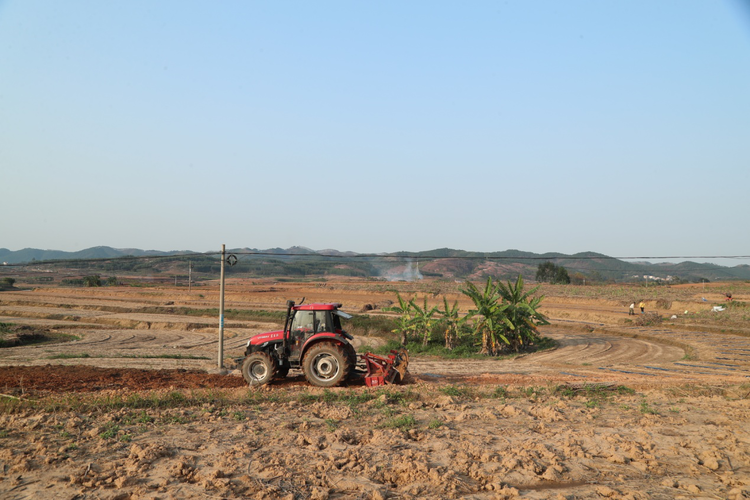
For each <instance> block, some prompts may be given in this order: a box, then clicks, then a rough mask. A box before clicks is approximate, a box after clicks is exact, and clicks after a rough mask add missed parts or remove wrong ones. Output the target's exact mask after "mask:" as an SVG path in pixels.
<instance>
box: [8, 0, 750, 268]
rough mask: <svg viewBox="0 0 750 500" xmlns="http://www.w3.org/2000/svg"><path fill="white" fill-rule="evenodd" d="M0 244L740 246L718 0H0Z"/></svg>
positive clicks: (727, 37) (368, 248)
mask: <svg viewBox="0 0 750 500" xmlns="http://www.w3.org/2000/svg"><path fill="white" fill-rule="evenodd" d="M0 186H1V188H0V189H1V191H0V193H1V195H0V247H5V248H9V249H11V250H19V249H21V248H25V247H34V248H44V249H56V250H81V249H84V248H88V247H91V246H97V245H108V246H113V247H116V248H142V249H158V250H195V251H209V250H217V249H220V247H221V244H222V243H225V244H227V246H228V247H229V248H235V247H254V248H260V249H264V248H270V247H289V246H293V245H301V246H306V247H310V248H312V249H316V250H320V249H325V248H335V249H338V250H352V251H357V252H390V251H398V250H410V251H419V250H430V249H434V248H440V247H450V248H457V249H464V250H474V251H498V250H506V249H511V248H512V249H519V250H526V251H532V252H539V253H542V252H551V251H556V252H564V253H575V252H581V251H595V252H601V253H604V254H607V255H611V256H621V257H625V256H697V255H708V256H712V255H750V195H749V194H748V193H750V6H748V4H747V3H745V2H742V1H739V0H736V1H713V0H700V1H694V0H672V1H670V0H660V1H657V2H655V1H653V0H643V1H638V0H622V1H615V0H613V1H606V2H601V1H596V0H589V1H569V0H566V1H564V2H561V1H557V0H550V1H534V0H517V1H507V2H500V1H468V2H455V1H451V2H440V1H408V2H402V1H378V2H352V1H341V2H333V1H282V2H278V1H263V2H253V1H228V0H225V1H221V2H214V1H205V2H194V1H184V0H180V1H156V2H155V1H152V0H149V1H134V0H127V1H99V0H91V1H77V0H70V1H58V0H48V1H41V0H23V1H21V0H16V1H4V2H3V1H1V0H0Z"/></svg>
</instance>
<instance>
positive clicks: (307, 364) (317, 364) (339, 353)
mask: <svg viewBox="0 0 750 500" xmlns="http://www.w3.org/2000/svg"><path fill="white" fill-rule="evenodd" d="M302 368H303V370H304V371H305V378H306V379H307V381H308V382H310V383H311V384H312V385H317V386H318V387H334V386H336V385H338V384H340V383H341V382H342V381H343V380H346V378H347V377H348V376H349V371H350V370H351V364H350V362H349V356H348V355H347V353H346V352H345V351H344V349H343V348H342V347H341V346H338V345H336V344H334V343H332V342H321V343H320V344H316V345H314V346H312V347H311V348H310V350H309V351H307V354H305V358H304V360H303V362H302Z"/></svg>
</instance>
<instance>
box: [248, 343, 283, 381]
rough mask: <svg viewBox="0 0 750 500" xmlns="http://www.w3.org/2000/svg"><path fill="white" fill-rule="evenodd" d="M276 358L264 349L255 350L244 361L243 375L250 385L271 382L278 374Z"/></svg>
mask: <svg viewBox="0 0 750 500" xmlns="http://www.w3.org/2000/svg"><path fill="white" fill-rule="evenodd" d="M277 370H278V365H277V363H276V360H275V359H274V358H272V357H271V356H270V355H269V354H268V353H266V352H263V351H258V352H254V353H252V354H250V355H248V356H247V357H246V358H245V361H243V362H242V377H243V378H244V379H245V381H246V382H247V383H248V384H249V385H263V384H267V383H269V382H270V381H271V380H273V378H274V377H275V376H276V372H277Z"/></svg>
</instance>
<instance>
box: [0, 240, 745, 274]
mask: <svg viewBox="0 0 750 500" xmlns="http://www.w3.org/2000/svg"><path fill="white" fill-rule="evenodd" d="M227 252H228V253H236V254H237V255H239V256H240V261H239V263H238V265H237V266H235V267H233V268H232V270H231V272H232V273H233V274H235V275H242V274H247V275H252V276H320V275H345V276H361V277H384V278H387V279H418V278H420V277H430V278H443V279H473V280H476V279H485V278H486V277H487V276H493V277H496V278H502V279H508V278H514V277H516V276H518V274H519V273H521V274H523V276H524V277H525V278H526V279H534V276H535V274H536V270H537V267H538V266H539V264H541V263H543V262H545V261H550V262H553V263H555V265H558V266H563V267H565V268H566V269H567V270H568V272H569V274H570V275H571V277H574V278H576V279H579V280H584V279H589V280H592V281H606V280H612V281H627V282H632V281H645V280H647V279H648V280H668V279H673V280H674V279H678V280H681V281H700V280H709V281H717V280H750V266H747V265H739V266H734V267H726V266H719V265H716V264H703V263H697V262H681V263H679V264H650V263H648V262H625V261H622V260H619V259H616V258H614V257H609V256H607V255H603V254H599V253H595V252H582V253H577V254H573V255H566V254H562V253H557V252H548V253H543V254H536V253H533V252H524V251H521V250H504V251H498V252H471V251H465V250H454V249H451V248H438V249H435V250H429V251H423V252H406V251H404V252H394V253H388V254H377V255H373V254H358V253H354V252H341V251H338V250H333V249H326V250H320V251H315V250H311V249H309V248H306V247H299V246H296V247H291V248H287V249H283V248H271V249H267V250H258V249H254V248H236V249H232V250H227ZM171 256H174V257H175V258H174V259H169V257H171ZM187 256H190V259H191V260H192V261H194V262H195V263H196V270H198V271H201V272H205V273H215V272H216V271H217V269H218V264H217V263H216V252H211V253H205V254H201V253H196V252H190V251H187V250H173V251H159V250H140V249H135V248H125V249H116V248H112V247H107V246H98V247H92V248H87V249H85V250H80V251H77V252H64V251H60V250H40V249H36V248H24V249H23V250H18V251H10V250H8V249H7V248H0V262H1V263H6V264H15V265H18V264H29V263H38V264H41V263H50V264H55V263H59V261H76V260H88V261H91V260H94V261H95V260H97V259H104V260H109V259H113V260H114V259H121V260H122V258H124V257H160V258H162V259H160V261H159V263H147V264H143V265H136V264H131V265H128V266H126V265H118V266H112V265H111V264H108V265H107V269H111V270H115V269H119V270H121V271H128V270H134V269H136V268H137V269H141V270H146V269H148V268H149V266H150V267H152V268H153V269H154V270H155V272H162V271H167V270H168V269H169V268H170V266H173V265H175V263H179V262H184V260H185V259H186V258H187ZM170 261H174V262H170ZM60 264H61V263H60ZM58 265H59V264H58ZM91 266H93V268H95V267H96V263H95V262H94V263H91ZM73 267H78V266H73Z"/></svg>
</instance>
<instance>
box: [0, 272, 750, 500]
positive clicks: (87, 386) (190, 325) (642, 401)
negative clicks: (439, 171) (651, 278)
mask: <svg viewBox="0 0 750 500" xmlns="http://www.w3.org/2000/svg"><path fill="white" fill-rule="evenodd" d="M200 295H206V297H202V296H200V297H199V296H198V295H197V294H195V293H194V294H187V293H185V291H179V290H169V289H156V290H153V289H150V290H144V291H138V290H131V289H125V288H122V289H118V288H114V289H111V290H106V294H103V293H102V291H101V290H85V289H77V290H75V289H74V290H69V289H55V288H49V289H40V290H37V291H35V292H10V293H3V294H0V322H3V323H13V324H16V325H29V326H33V327H34V328H36V329H43V330H45V331H49V332H52V333H65V334H73V335H76V336H77V337H78V340H76V341H73V342H67V343H56V344H34V345H28V346H16V347H7V348H3V349H0V392H2V393H3V394H4V395H3V396H0V400H1V401H2V402H3V404H4V405H5V408H6V411H5V412H4V413H2V414H0V444H2V447H1V449H0V497H2V498H14V499H19V500H20V499H25V498H60V499H66V500H72V499H74V498H75V499H84V498H89V499H101V500H125V499H136V498H137V499H169V498H174V499H182V498H188V499H192V498H195V499H207V498H227V499H230V498H258V499H276V498H283V499H287V500H294V499H307V498H315V499H345V498H347V499H348V498H362V499H381V498H409V499H411V498H414V499H416V498H435V499H438V498H473V499H494V498H513V497H518V496H521V497H523V498H555V499H560V498H569V499H572V498H632V499H651V498H664V499H668V498H669V499H671V498H731V499H740V498H750V339H749V338H748V337H745V336H742V335H733V334H730V333H727V332H722V331H720V330H719V329H702V328H680V327H678V326H675V325H669V324H666V325H664V326H660V327H636V326H633V325H631V324H626V323H625V322H623V317H624V316H625V311H624V309H618V308H617V307H613V306H612V305H610V304H606V303H603V302H598V301H596V300H583V299H579V300H576V301H575V303H570V304H566V303H565V301H564V300H563V299H560V298H556V300H555V302H554V304H552V305H551V307H550V308H549V309H548V310H547V314H548V315H549V316H550V318H551V319H552V325H551V326H549V327H545V328H544V330H543V333H544V335H546V336H549V337H551V338H553V339H554V340H555V341H556V342H557V344H558V345H557V348H556V349H554V350H550V351H544V352H539V353H534V354H529V355H525V356H521V357H518V358H516V359H514V360H503V361H501V360H494V359H486V360H484V359H481V360H455V361H446V360H439V359H430V358H425V357H417V358H414V359H413V360H412V363H411V364H410V372H411V374H412V377H411V379H410V383H409V384H407V385H403V386H388V387H386V388H381V389H369V388H366V387H364V386H363V385H362V383H361V380H352V381H350V382H349V383H348V384H347V385H346V386H344V387H340V388H334V389H329V390H325V391H324V390H321V389H318V388H314V387H311V386H309V385H308V384H307V383H306V381H305V380H304V377H303V376H302V375H301V374H299V372H292V373H290V375H289V377H288V378H287V379H286V380H283V381H275V382H274V383H273V384H271V385H269V386H266V387H263V388H248V387H246V386H245V383H244V381H243V380H242V378H241V377H240V376H239V373H238V372H237V371H236V370H234V371H230V373H229V374H228V375H218V374H215V373H212V372H215V371H216V364H217V363H216V352H217V351H216V346H217V330H218V329H217V328H216V321H215V320H214V319H211V318H200V317H198V318H190V317H185V316H178V315H174V314H169V313H168V312H166V313H165V314H154V313H143V312H142V309H144V308H147V307H148V308H153V306H164V305H169V306H172V305H174V306H175V307H178V306H183V307H195V308H206V307H215V301H214V299H215V291H211V290H208V291H207V290H203V291H201V294H200ZM297 296H307V297H308V302H312V301H336V302H343V303H344V306H345V308H348V309H349V310H351V311H357V310H359V309H360V308H362V307H364V306H365V304H368V303H369V304H377V303H382V302H383V301H385V300H386V299H387V298H388V295H386V294H378V293H373V292H371V291H357V290H352V289H351V287H349V288H347V289H346V290H343V289H342V290H336V289H335V288H334V287H332V286H329V287H313V288H312V289H305V290H303V289H301V288H300V286H299V285H295V286H293V287H292V286H289V287H287V286H285V285H278V286H273V287H268V286H265V287H256V288H255V289H254V288H253V287H251V286H244V285H243V286H242V287H239V286H238V287H237V288H235V289H234V291H233V289H232V287H231V286H230V287H229V296H228V305H227V307H232V308H243V307H248V308H250V307H264V308H281V307H283V304H284V301H285V300H286V298H288V297H297ZM451 300H452V299H451ZM695 305H696V307H697V306H699V305H700V304H695ZM680 307H681V308H685V307H691V308H692V307H693V305H692V304H691V305H689V306H685V305H684V304H680ZM665 313H670V312H669V311H665ZM272 328H274V325H273V324H270V323H263V322H253V321H237V322H227V324H226V325H225V335H226V339H225V361H226V365H227V366H228V367H230V368H231V367H232V365H233V362H234V359H236V358H238V357H240V356H242V352H243V351H244V345H245V343H246V341H247V339H248V338H249V336H251V335H253V334H254V333H259V332H262V331H267V330H269V329H272ZM357 341H358V346H361V345H362V344H370V345H372V344H373V343H374V342H376V339H368V338H359V339H357ZM622 386H626V387H627V389H622ZM133 396H139V397H133ZM160 398H161V399H160ZM160 400H164V401H170V402H171V403H170V405H166V406H160V405H155V406H154V403H153V402H154V401H160ZM191 401H192V402H191ZM19 402H21V403H23V402H25V404H22V405H20V406H19V405H18V404H19ZM14 408H18V409H17V410H14Z"/></svg>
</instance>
